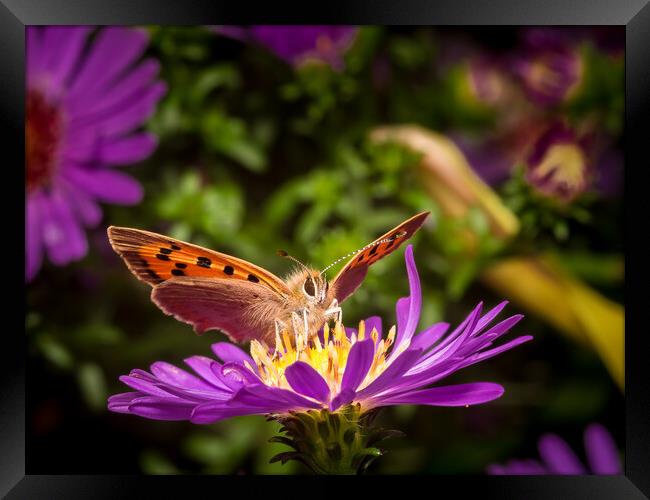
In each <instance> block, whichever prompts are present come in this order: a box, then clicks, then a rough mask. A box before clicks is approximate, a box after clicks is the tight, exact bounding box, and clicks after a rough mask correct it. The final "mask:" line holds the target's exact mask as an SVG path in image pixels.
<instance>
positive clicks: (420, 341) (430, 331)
mask: <svg viewBox="0 0 650 500" xmlns="http://www.w3.org/2000/svg"><path fill="white" fill-rule="evenodd" d="M448 329H449V323H436V324H434V325H431V326H430V327H428V328H425V329H424V330H422V331H421V332H420V333H418V334H417V335H416V336H414V337H413V339H412V340H411V347H412V348H414V349H423V350H427V349H429V348H430V347H431V346H432V345H433V344H435V343H436V342H437V341H438V340H439V339H440V337H442V336H443V335H444V334H445V332H446V331H447V330H448Z"/></svg>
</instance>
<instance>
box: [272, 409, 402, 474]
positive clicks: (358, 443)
mask: <svg viewBox="0 0 650 500" xmlns="http://www.w3.org/2000/svg"><path fill="white" fill-rule="evenodd" d="M375 415H376V412H375V411H370V412H363V413H362V410H361V405H360V404H352V405H347V406H344V407H342V408H339V409H338V410H337V411H336V412H330V411H328V410H326V409H322V410H308V411H303V412H291V413H289V414H286V415H281V416H278V417H276V418H277V420H278V421H279V422H280V423H281V424H282V425H283V427H282V428H281V429H280V432H284V433H285V434H286V435H285V436H275V437H273V438H271V439H270V440H269V441H270V442H275V443H282V444H285V445H287V446H290V447H291V448H293V449H294V451H287V452H283V453H279V454H277V455H275V456H274V457H273V458H272V459H271V462H282V463H283V464H284V463H286V462H288V461H289V460H297V461H299V462H302V463H303V464H304V465H306V466H307V467H308V468H309V469H311V470H312V472H314V473H315V474H340V475H346V474H361V473H363V472H364V471H365V470H366V469H367V467H368V466H369V465H370V464H371V463H372V462H373V460H374V459H376V458H377V457H380V456H382V455H383V454H384V453H385V450H383V449H381V448H378V447H376V446H374V445H375V444H376V443H378V442H380V441H382V440H384V439H387V438H389V437H397V436H403V435H404V434H403V433H401V432H400V431H391V430H386V429H379V428H376V427H373V426H372V420H373V419H374V416H375Z"/></svg>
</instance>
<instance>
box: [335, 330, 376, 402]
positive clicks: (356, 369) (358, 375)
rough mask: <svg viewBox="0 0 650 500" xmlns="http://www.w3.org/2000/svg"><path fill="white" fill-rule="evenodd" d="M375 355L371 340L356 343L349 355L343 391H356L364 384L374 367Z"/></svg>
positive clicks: (342, 385)
mask: <svg viewBox="0 0 650 500" xmlns="http://www.w3.org/2000/svg"><path fill="white" fill-rule="evenodd" d="M374 355H375V344H374V342H373V340H372V339H371V338H368V339H365V340H362V341H361V342H356V343H355V344H354V345H353V346H352V349H350V353H349V355H348V360H347V364H346V365H345V371H344V372H343V380H342V382H341V391H343V390H346V389H349V390H351V391H356V390H357V387H359V384H361V382H363V380H364V379H365V378H366V375H367V374H368V370H370V367H371V366H372V361H373V359H374Z"/></svg>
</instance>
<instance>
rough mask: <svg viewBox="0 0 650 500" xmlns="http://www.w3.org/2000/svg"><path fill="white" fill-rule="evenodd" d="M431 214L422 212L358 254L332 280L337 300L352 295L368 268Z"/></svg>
mask: <svg viewBox="0 0 650 500" xmlns="http://www.w3.org/2000/svg"><path fill="white" fill-rule="evenodd" d="M429 213H430V212H421V213H419V214H417V215H414V216H413V217H411V218H410V219H408V220H405V221H404V222H402V223H401V224H400V225H399V226H397V227H396V228H394V229H391V230H390V231H388V232H387V233H386V234H384V235H383V236H380V237H379V238H377V239H376V240H375V241H373V242H372V243H371V244H370V245H367V246H366V247H365V248H364V249H363V250H360V251H359V252H357V253H356V254H355V255H354V256H353V257H352V258H351V259H350V260H349V261H348V263H347V264H346V265H345V267H344V268H343V269H341V270H340V271H339V273H338V274H337V275H336V277H335V278H334V280H332V286H333V287H335V290H336V300H338V301H339V303H341V302H343V301H344V300H345V299H346V298H348V297H349V296H350V295H352V293H353V292H354V291H355V290H356V289H357V288H359V285H361V283H362V282H363V279H364V278H365V277H366V274H367V273H368V268H369V267H370V266H371V265H373V264H374V263H375V262H377V261H378V260H379V259H382V258H384V257H386V256H387V255H388V254H390V253H392V252H394V251H395V250H397V248H399V246H400V245H401V244H402V243H404V242H405V241H406V240H408V239H409V238H410V237H411V236H413V235H414V234H415V233H416V231H417V230H418V229H420V227H421V226H422V224H423V223H424V220H425V219H426V218H427V217H428V216H429ZM379 242H381V243H379Z"/></svg>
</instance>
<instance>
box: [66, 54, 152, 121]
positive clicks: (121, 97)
mask: <svg viewBox="0 0 650 500" xmlns="http://www.w3.org/2000/svg"><path fill="white" fill-rule="evenodd" d="M159 71H160V63H158V61H156V60H155V59H147V60H145V61H143V62H142V63H141V64H139V65H138V67H137V68H134V69H133V70H132V71H129V72H128V73H127V74H126V75H125V76H124V78H122V79H121V80H120V81H119V83H117V84H116V85H115V86H114V87H112V88H111V89H109V90H108V91H107V92H106V93H105V94H104V95H103V96H102V99H98V100H96V101H95V102H92V103H91V104H90V105H89V106H85V107H79V106H78V104H77V105H76V106H75V103H74V102H73V103H69V105H68V107H67V109H68V113H70V114H71V115H72V116H74V117H75V119H79V118H81V117H87V116H89V115H91V116H96V115H97V114H98V113H101V112H103V111H109V110H110V111H112V112H115V111H116V110H115V106H118V105H122V106H123V105H124V104H125V102H128V101H130V100H133V99H134V98H141V97H142V94H143V91H144V90H146V89H147V88H148V87H149V86H150V85H151V83H152V82H153V81H154V79H155V77H156V75H157V74H158V72H159ZM118 111H121V109H120V110H118Z"/></svg>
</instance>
